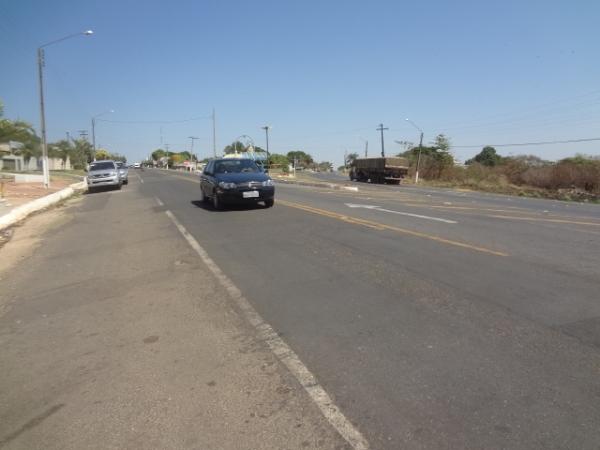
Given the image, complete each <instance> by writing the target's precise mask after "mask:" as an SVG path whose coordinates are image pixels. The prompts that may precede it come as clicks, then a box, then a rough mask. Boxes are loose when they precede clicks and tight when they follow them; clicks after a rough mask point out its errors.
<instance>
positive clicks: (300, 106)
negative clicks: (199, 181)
mask: <svg viewBox="0 0 600 450" xmlns="http://www.w3.org/2000/svg"><path fill="white" fill-rule="evenodd" d="M599 19H600V2H598V1H594V0H579V1H552V0H549V1H548V0H546V1H536V0H528V1H503V2H491V1H433V0H425V1H419V2H414V1H413V2H402V1H372V2H366V1H360V2H359V1H353V0H350V1H312V0H308V1H289V2H288V1H261V0H257V1H253V2H246V1H232V2H227V1H154V0H148V1H143V2H142V1H127V0H119V1H113V0H106V1H102V2H98V1H88V0H77V1H58V0H57V1H32V0H21V1H18V2H15V1H11V0H0V55H1V58H2V59H1V61H2V67H1V69H0V98H1V99H2V100H3V102H4V104H5V115H6V116H7V117H9V118H17V117H18V118H21V119H24V120H27V121H30V122H32V123H33V124H34V125H35V126H36V127H37V126H38V125H39V111H38V97H37V95H38V94H37V85H36V82H37V78H36V59H35V51H36V48H37V47H38V46H39V45H41V44H43V43H46V42H48V41H51V40H53V39H56V38H60V37H62V36H64V35H67V34H70V33H74V32H78V31H83V30H86V29H93V30H94V32H95V34H94V35H93V36H91V37H83V36H82V37H78V38H75V39H70V40H67V41H64V42H62V43H59V44H57V45H54V46H51V47H48V48H47V50H46V69H45V76H46V81H45V87H46V102H47V128H48V136H49V139H50V140H56V139H60V138H62V137H64V136H65V133H66V132H67V131H69V132H71V133H72V134H74V135H76V134H77V131H78V130H82V129H85V130H88V132H89V130H90V128H91V125H90V119H91V116H92V115H95V114H98V113H101V112H104V111H106V110H109V109H114V110H115V112H114V113H113V114H109V115H106V116H103V117H102V118H103V119H107V120H112V121H115V122H100V121H99V122H98V125H97V129H96V135H97V137H96V139H97V144H99V145H100V146H104V147H106V148H108V149H109V150H111V151H114V152H119V153H123V154H125V155H126V156H127V157H128V159H129V160H130V161H134V160H139V159H141V158H143V157H144V156H145V155H147V154H148V153H149V152H150V151H152V150H153V149H155V148H157V147H159V146H160V139H161V128H162V135H163V142H165V143H169V144H170V148H171V149H172V150H175V151H178V150H185V149H189V146H190V140H189V139H188V136H192V135H193V136H198V137H199V138H200V139H199V140H198V141H196V143H195V150H196V151H198V153H199V154H200V156H201V157H204V156H209V155H210V154H212V124H211V121H210V120H208V119H199V120H193V121H189V122H182V123H164V124H162V125H161V124H159V123H152V124H150V123H117V122H148V121H151V122H160V121H163V122H174V121H179V120H185V119H189V118H195V117H208V116H209V115H210V113H211V110H212V107H213V106H214V107H215V109H216V113H217V148H218V149H222V148H223V147H224V146H225V145H226V144H228V143H230V142H231V141H233V140H234V139H235V138H236V137H237V136H239V135H242V134H246V135H250V136H251V137H252V138H253V139H254V140H255V141H256V143H257V144H258V145H261V146H264V131H262V130H261V129H260V127H261V126H263V125H265V124H269V125H270V126H272V131H271V135H270V137H271V139H270V144H271V151H273V152H278V153H286V152H288V151H290V150H297V149H300V150H304V151H306V152H308V153H310V154H312V155H313V156H314V157H315V159H317V160H329V161H333V162H335V163H336V165H337V164H340V163H341V161H342V159H343V154H344V151H346V150H347V151H349V152H352V151H355V152H362V150H363V148H364V142H363V140H362V139H367V140H368V141H369V150H370V152H369V153H370V154H371V155H375V154H377V153H378V152H379V151H380V141H379V134H378V132H377V131H375V128H376V127H377V126H378V124H379V123H381V122H383V123H384V125H385V126H387V127H389V128H390V130H389V131H387V132H386V135H385V137H386V152H387V153H388V154H391V153H397V152H399V151H400V150H402V148H401V147H400V146H399V145H398V144H395V143H394V140H401V141H404V140H409V141H417V140H418V132H417V131H416V130H415V129H414V128H412V126H411V125H410V124H408V123H407V122H406V121H405V120H404V119H405V118H406V117H409V118H411V119H412V120H413V121H414V122H416V123H417V124H418V125H419V126H420V127H421V128H422V129H423V131H424V132H425V141H426V142H429V141H431V140H432V139H433V138H434V137H435V135H436V134H438V133H442V132H444V133H446V134H447V135H448V136H449V137H450V139H451V141H452V143H453V144H454V147H453V149H452V151H453V153H454V154H455V156H456V157H457V158H458V159H461V160H464V159H465V158H468V157H471V156H472V155H474V154H475V153H477V152H478V149H477V148H463V147H462V146H466V145H480V144H481V145H483V144H501V143H519V142H537V141H552V140H567V139H580V138H594V137H600V126H599V124H600V82H599V80H600V59H599V58H598V43H599V42H600V41H599V40H598V35H597V25H598V20H599ZM498 150H499V152H500V153H502V154H505V155H508V154H522V153H533V154H536V155H539V156H542V157H544V158H548V159H556V158H560V157H564V156H569V155H572V154H575V153H577V152H581V153H587V154H594V155H598V154H600V141H598V142H587V143H577V144H557V145H545V146H524V147H502V148H500V147H499V148H498Z"/></svg>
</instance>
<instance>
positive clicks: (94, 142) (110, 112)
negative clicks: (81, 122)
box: [92, 109, 115, 161]
mask: <svg viewBox="0 0 600 450" xmlns="http://www.w3.org/2000/svg"><path fill="white" fill-rule="evenodd" d="M114 112H115V110H114V109H109V110H108V111H104V112H103V113H100V114H96V115H95V116H92V147H93V149H94V161H96V119H97V118H98V117H100V116H103V115H104V114H112V113H114Z"/></svg>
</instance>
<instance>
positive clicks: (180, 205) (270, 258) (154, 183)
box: [141, 171, 600, 449]
mask: <svg viewBox="0 0 600 450" xmlns="http://www.w3.org/2000/svg"><path fill="white" fill-rule="evenodd" d="M143 179H144V182H145V183H144V185H143V186H142V187H141V189H142V192H144V194H145V195H148V196H153V197H158V198H160V200H161V201H162V202H164V204H165V205H166V207H167V208H169V209H170V210H171V211H172V212H173V213H174V214H175V216H176V217H177V218H178V219H179V220H180V221H181V223H182V224H183V225H184V226H185V227H186V228H187V230H188V231H189V232H190V233H191V234H193V235H194V236H195V237H196V239H197V240H198V241H199V242H200V243H201V245H202V246H204V248H205V249H206V250H207V251H208V253H209V254H210V255H211V257H212V258H213V259H214V260H215V261H216V262H217V264H219V266H220V267H221V268H222V269H223V270H224V271H225V272H226V273H227V274H228V275H229V276H230V277H231V278H232V279H233V281H234V282H235V283H236V285H237V286H238V287H239V288H240V289H241V290H242V291H243V292H244V293H245V294H246V296H247V297H248V298H249V299H250V301H251V302H252V303H253V304H254V306H255V308H256V309H257V310H258V311H259V312H260V313H261V314H262V315H263V317H264V318H265V319H266V320H267V321H268V322H269V323H270V324H271V325H272V326H273V327H274V328H275V329H276V330H277V331H278V332H279V333H280V334H281V335H282V336H283V337H284V339H285V340H286V341H287V342H288V344H290V346H291V347H292V348H293V349H294V350H295V351H296V352H297V353H298V355H299V356H300V358H301V359H302V360H303V361H304V362H305V363H306V365H307V366H308V367H309V368H310V369H311V370H312V371H313V372H314V373H315V374H316V376H317V377H318V379H319V380H320V382H321V383H322V384H323V386H324V387H325V388H326V389H327V390H328V391H329V392H330V393H331V394H332V395H333V397H334V398H335V399H336V402H337V403H338V405H339V406H340V407H341V408H342V410H343V411H344V412H345V413H346V415H347V416H348V417H349V418H350V420H352V422H353V423H354V424H356V425H357V426H358V428H359V429H360V430H361V431H362V432H363V433H364V434H365V436H366V437H367V438H368V440H369V441H370V442H371V445H372V446H373V448H390V449H395V448H428V449H431V448H522V449H533V448H540V449H542V448H544V449H549V448H557V449H558V448H561V449H564V448H578V449H583V448H590V449H592V448H598V442H600V377H598V374H599V370H600V354H599V350H600V301H599V299H600V297H599V294H598V292H599V291H600V269H599V265H598V263H599V259H600V258H599V255H600V208H599V207H598V206H597V205H578V204H575V203H563V202H554V201H544V200H532V199H520V198H510V197H505V196H495V195H486V194H477V193H470V192H469V193H467V192H457V191H449V190H435V189H419V188H411V189H403V188H402V187H388V186H380V187H377V186H369V185H359V187H360V188H361V190H359V191H358V192H346V191H338V190H335V191H334V190H328V189H318V188H307V187H302V186H290V185H281V184H279V185H278V186H277V200H276V202H277V203H276V206H275V207H274V208H273V209H262V208H257V209H254V208H250V209H247V208H233V209H231V210H228V211H222V212H221V211H213V210H212V209H211V207H209V206H204V205H202V204H199V203H198V202H197V201H196V200H197V199H198V186H197V183H196V179H195V177H194V176H188V175H184V174H166V173H164V172H159V171H146V172H145V173H144V174H143ZM357 205H362V206H357ZM365 206H366V207H365ZM375 207H376V208H375Z"/></svg>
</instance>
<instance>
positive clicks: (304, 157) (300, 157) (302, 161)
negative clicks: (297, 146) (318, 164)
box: [287, 150, 313, 168]
mask: <svg viewBox="0 0 600 450" xmlns="http://www.w3.org/2000/svg"><path fill="white" fill-rule="evenodd" d="M287 159H288V161H289V162H290V164H294V161H296V162H297V163H298V167H302V168H307V167H310V165H311V164H312V163H313V158H312V156H310V155H309V154H308V153H305V152H303V151H300V150H296V151H292V152H288V154H287Z"/></svg>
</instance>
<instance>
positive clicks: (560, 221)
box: [488, 215, 600, 227]
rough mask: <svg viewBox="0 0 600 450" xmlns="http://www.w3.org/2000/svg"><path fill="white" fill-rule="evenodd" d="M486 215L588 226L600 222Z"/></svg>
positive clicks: (497, 216) (496, 216)
mask: <svg viewBox="0 0 600 450" xmlns="http://www.w3.org/2000/svg"><path fill="white" fill-rule="evenodd" d="M488 217H493V218H495V219H508V220H529V221H532V222H553V223H570V224H572V225H588V226H596V227H600V222H579V221H576V220H565V219H544V218H541V217H515V216H499V215H489V216H488Z"/></svg>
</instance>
